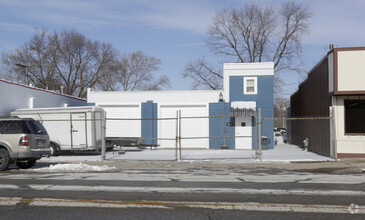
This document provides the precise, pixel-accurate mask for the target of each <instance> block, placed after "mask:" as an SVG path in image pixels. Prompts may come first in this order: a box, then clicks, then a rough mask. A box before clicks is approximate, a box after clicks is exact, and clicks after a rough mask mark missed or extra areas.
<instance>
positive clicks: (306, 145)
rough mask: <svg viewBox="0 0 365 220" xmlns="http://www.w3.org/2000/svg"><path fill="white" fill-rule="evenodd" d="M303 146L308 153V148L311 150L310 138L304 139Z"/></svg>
mask: <svg viewBox="0 0 365 220" xmlns="http://www.w3.org/2000/svg"><path fill="white" fill-rule="evenodd" d="M303 146H304V148H303V150H305V151H308V148H309V138H306V139H304V141H303Z"/></svg>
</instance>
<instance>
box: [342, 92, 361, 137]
mask: <svg viewBox="0 0 365 220" xmlns="http://www.w3.org/2000/svg"><path fill="white" fill-rule="evenodd" d="M345 133H346V134H363V133H365V100H364V99H358V100H345Z"/></svg>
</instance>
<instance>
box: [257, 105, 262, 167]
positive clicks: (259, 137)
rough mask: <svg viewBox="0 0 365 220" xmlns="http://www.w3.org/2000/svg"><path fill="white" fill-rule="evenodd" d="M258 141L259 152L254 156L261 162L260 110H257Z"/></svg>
mask: <svg viewBox="0 0 365 220" xmlns="http://www.w3.org/2000/svg"><path fill="white" fill-rule="evenodd" d="M258 118H259V120H258V123H257V124H258V141H259V152H258V153H257V152H256V154H257V155H256V156H258V157H259V159H260V161H262V134H261V129H262V119H261V108H259V109H258Z"/></svg>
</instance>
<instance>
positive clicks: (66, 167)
mask: <svg viewBox="0 0 365 220" xmlns="http://www.w3.org/2000/svg"><path fill="white" fill-rule="evenodd" d="M114 169H116V168H115V167H108V166H106V165H104V166H91V165H87V164H82V163H79V164H55V165H50V166H49V167H42V168H38V169H32V171H38V172H54V171H58V172H62V171H67V172H70V171H75V172H87V171H110V170H114Z"/></svg>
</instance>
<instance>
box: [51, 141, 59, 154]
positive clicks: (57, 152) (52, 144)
mask: <svg viewBox="0 0 365 220" xmlns="http://www.w3.org/2000/svg"><path fill="white" fill-rule="evenodd" d="M49 148H50V149H51V155H50V156H58V154H59V150H58V147H57V145H56V144H54V143H51V144H50V145H49Z"/></svg>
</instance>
